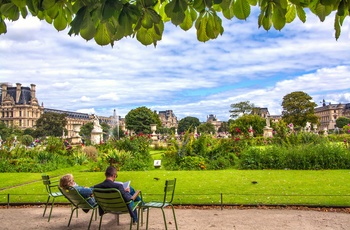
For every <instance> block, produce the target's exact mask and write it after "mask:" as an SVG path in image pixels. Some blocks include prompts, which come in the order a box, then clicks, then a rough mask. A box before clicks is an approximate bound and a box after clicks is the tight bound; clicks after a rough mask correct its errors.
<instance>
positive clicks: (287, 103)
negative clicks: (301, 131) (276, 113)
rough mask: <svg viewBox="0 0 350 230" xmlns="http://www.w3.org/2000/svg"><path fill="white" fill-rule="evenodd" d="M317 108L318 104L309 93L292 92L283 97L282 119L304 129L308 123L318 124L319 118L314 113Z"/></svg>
mask: <svg viewBox="0 0 350 230" xmlns="http://www.w3.org/2000/svg"><path fill="white" fill-rule="evenodd" d="M316 106H317V104H316V103H315V102H313V101H312V97H310V96H309V95H308V94H307V93H304V92H302V91H296V92H292V93H290V94H287V95H285V96H284V97H283V102H282V107H283V111H282V118H283V120H284V121H285V122H286V123H288V124H289V123H292V124H293V125H294V126H301V127H304V126H305V125H306V122H311V123H312V124H318V123H319V121H318V117H317V116H316V115H315V113H314V108H315V107H316Z"/></svg>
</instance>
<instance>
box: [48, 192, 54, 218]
mask: <svg viewBox="0 0 350 230" xmlns="http://www.w3.org/2000/svg"><path fill="white" fill-rule="evenodd" d="M54 205H55V197H53V199H52V204H51V208H50V215H49V219H48V221H47V222H50V219H51V213H52V209H53V206H54Z"/></svg>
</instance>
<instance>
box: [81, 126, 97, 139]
mask: <svg viewBox="0 0 350 230" xmlns="http://www.w3.org/2000/svg"><path fill="white" fill-rule="evenodd" d="M93 129H94V123H92V122H88V123H86V124H84V125H82V126H81V127H80V132H79V135H80V136H82V137H84V138H85V139H90V137H91V131H92V130H93Z"/></svg>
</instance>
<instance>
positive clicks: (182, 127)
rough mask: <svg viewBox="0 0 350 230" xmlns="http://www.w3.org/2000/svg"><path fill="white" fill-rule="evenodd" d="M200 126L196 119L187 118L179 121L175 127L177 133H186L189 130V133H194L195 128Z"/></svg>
mask: <svg viewBox="0 0 350 230" xmlns="http://www.w3.org/2000/svg"><path fill="white" fill-rule="evenodd" d="M200 124H201V122H200V121H199V119H198V118H196V117H190V116H188V117H185V118H182V119H181V120H180V121H179V124H178V127H177V129H178V133H182V132H186V131H187V130H189V131H190V132H194V129H195V127H198V126H199V125H200Z"/></svg>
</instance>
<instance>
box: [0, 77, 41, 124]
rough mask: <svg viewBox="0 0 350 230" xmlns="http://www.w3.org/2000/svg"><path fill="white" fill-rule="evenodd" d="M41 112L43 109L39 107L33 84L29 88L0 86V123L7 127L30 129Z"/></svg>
mask: <svg viewBox="0 0 350 230" xmlns="http://www.w3.org/2000/svg"><path fill="white" fill-rule="evenodd" d="M43 112H44V107H43V105H42V106H40V105H39V102H38V99H37V98H36V95H35V85H34V84H31V85H30V88H29V87H23V86H22V85H21V84H20V83H16V86H12V85H10V84H8V83H2V84H1V104H0V121H3V122H4V123H5V124H6V125H7V126H17V127H19V128H20V129H26V128H31V127H33V126H35V124H36V121H37V120H38V119H39V117H40V115H41V114H42V113H43Z"/></svg>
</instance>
